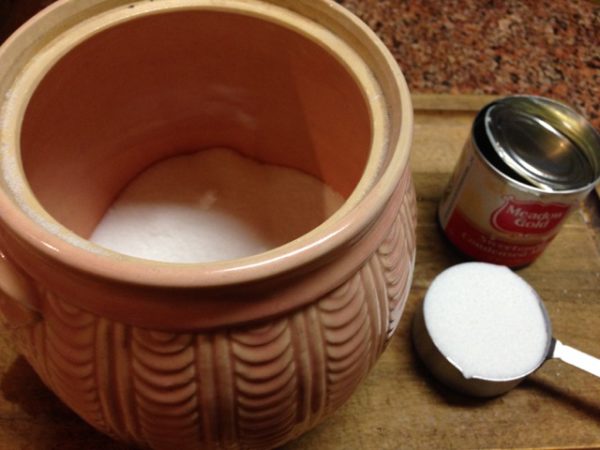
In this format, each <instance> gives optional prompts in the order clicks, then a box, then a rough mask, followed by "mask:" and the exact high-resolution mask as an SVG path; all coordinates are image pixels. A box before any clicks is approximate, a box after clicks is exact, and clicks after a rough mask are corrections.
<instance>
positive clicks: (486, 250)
mask: <svg viewBox="0 0 600 450" xmlns="http://www.w3.org/2000/svg"><path fill="white" fill-rule="evenodd" d="M444 231H445V232H446V236H448V239H450V241H451V242H452V243H453V244H454V245H455V246H456V247H457V248H458V249H459V250H461V251H462V252H463V253H465V254H467V255H469V256H471V257H472V258H474V259H476V260H479V261H485V262H490V263H494V264H501V265H505V266H510V267H518V266H524V265H526V264H529V263H531V262H533V261H534V260H535V259H536V258H537V257H538V256H539V255H540V254H541V253H542V252H543V251H544V249H545V248H546V246H547V245H548V244H549V243H550V241H551V240H552V239H553V237H554V236H552V237H550V238H549V239H545V240H542V241H540V242H536V243H533V244H532V243H518V242H517V243H515V242H508V241H506V240H503V239H499V238H497V237H495V236H493V235H491V234H490V233H487V232H485V231H482V230H480V229H479V228H478V227H476V226H475V225H474V224H472V223H471V222H470V221H469V220H468V219H467V218H466V217H465V215H464V214H462V213H461V212H460V211H459V210H458V209H455V210H454V211H453V212H452V216H451V217H450V220H449V221H448V224H447V225H446V228H445V230H444Z"/></svg>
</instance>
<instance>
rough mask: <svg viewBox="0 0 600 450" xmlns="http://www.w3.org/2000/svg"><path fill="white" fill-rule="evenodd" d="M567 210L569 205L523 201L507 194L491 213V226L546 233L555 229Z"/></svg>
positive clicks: (500, 229)
mask: <svg viewBox="0 0 600 450" xmlns="http://www.w3.org/2000/svg"><path fill="white" fill-rule="evenodd" d="M568 212H569V205H564V204H562V203H549V204H545V203H543V202H539V201H535V202H525V201H519V200H517V199H515V198H514V197H513V196H512V195H509V196H507V197H506V199H505V202H504V204H503V205H502V206H501V207H500V208H498V209H497V210H496V211H494V212H493V213H492V226H493V227H494V228H495V229H496V230H498V231H501V232H508V233H522V234H546V233H549V232H550V231H552V230H553V229H555V228H556V227H557V226H558V225H559V224H560V223H561V222H562V220H563V218H564V217H565V216H566V215H567V213H568Z"/></svg>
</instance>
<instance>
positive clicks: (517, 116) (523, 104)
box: [485, 96, 600, 191]
mask: <svg viewBox="0 0 600 450" xmlns="http://www.w3.org/2000/svg"><path fill="white" fill-rule="evenodd" d="M485 128H486V134H487V138H488V139H489V141H490V143H491V144H492V147H493V148H494V150H495V151H496V153H497V154H498V156H500V158H502V160H503V161H504V163H506V165H507V166H508V167H509V168H510V169H512V170H513V171H514V172H515V173H516V174H517V175H519V176H520V177H522V178H524V179H525V180H527V182H529V183H531V184H532V185H533V186H535V187H538V188H540V189H543V190H547V191H565V190H574V189H579V188H582V187H585V186H588V185H592V184H594V183H595V182H597V181H598V179H599V178H600V135H599V134H598V132H597V131H596V130H595V129H594V128H593V127H592V126H591V125H590V124H589V123H588V122H587V121H586V120H585V119H584V118H583V117H582V116H580V115H579V114H577V113H576V112H575V111H573V110H572V109H570V108H568V107H567V106H565V105H563V104H561V103H558V102H555V101H553V100H549V99H546V98H542V97H532V96H515V97H506V98H504V99H502V100H500V101H498V102H496V103H494V104H492V105H490V107H489V108H488V109H487V111H486V114H485Z"/></svg>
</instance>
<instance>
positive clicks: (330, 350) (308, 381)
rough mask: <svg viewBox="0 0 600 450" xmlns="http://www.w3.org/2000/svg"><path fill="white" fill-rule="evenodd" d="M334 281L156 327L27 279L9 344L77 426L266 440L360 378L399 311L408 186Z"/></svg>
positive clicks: (215, 444)
mask: <svg viewBox="0 0 600 450" xmlns="http://www.w3.org/2000/svg"><path fill="white" fill-rule="evenodd" d="M404 182H405V183H406V186H407V188H406V193H405V195H404V197H403V202H402V204H401V205H399V209H398V210H397V216H396V218H395V220H394V222H393V225H392V227H391V228H390V229H389V231H388V233H387V237H386V239H384V241H383V242H382V243H381V244H380V246H379V248H378V249H377V250H376V252H374V253H373V254H372V255H371V256H370V257H369V258H368V259H367V260H366V261H365V262H364V264H363V265H362V267H361V268H360V269H359V270H358V272H356V273H355V274H354V275H352V276H351V277H350V278H349V279H348V280H346V282H344V283H343V284H342V285H341V286H339V287H337V288H336V289H334V290H333V291H331V292H330V293H329V294H328V295H326V296H324V297H322V298H320V299H317V300H315V302H313V303H312V304H310V305H309V306H307V307H304V308H302V309H300V310H297V311H295V312H293V313H291V314H290V315H288V316H286V317H280V318H277V319H270V320H268V321H265V322H263V323H257V324H252V325H249V326H243V327H238V328H236V329H233V330H232V329H229V330H215V331H211V332H205V333H168V332H158V331H152V330H146V329H141V328H136V327H133V326H129V325H125V324H122V323H117V322H112V321H109V320H107V319H105V318H102V317H98V316H96V315H94V314H91V313H89V312H86V311H84V310H82V309H80V308H78V307H76V306H73V305H72V304H70V303H69V301H68V299H62V298H58V297H57V296H56V295H55V294H53V293H50V292H47V291H46V290H45V289H44V287H43V286H37V289H38V291H39V292H40V295H41V298H42V306H43V307H42V308H41V314H40V319H39V320H37V321H34V322H33V323H31V324H29V325H26V326H23V327H20V328H18V329H17V330H16V331H15V333H17V335H18V336H17V338H18V342H20V343H21V347H22V350H23V352H24V353H25V354H26V355H27V357H28V359H29V361H30V362H31V364H32V365H33V366H34V368H35V369H36V371H37V372H38V373H39V375H40V377H41V378H42V379H43V380H44V382H45V383H46V384H47V385H48V386H49V387H51V388H52V389H53V390H54V391H55V392H56V393H57V394H58V395H59V397H60V398H61V399H62V400H63V401H64V402H65V403H66V404H67V405H68V406H70V407H71V408H72V409H73V410H75V411H76V412H77V413H78V414H79V415H80V416H81V417H82V418H84V419H85V420H86V421H87V422H89V423H90V424H92V425H93V426H95V427H96V428H98V429H99V430H101V431H103V432H105V433H108V434H110V435H112V436H115V437H119V438H120V439H122V440H125V441H128V442H131V443H135V444H139V445H143V446H149V447H151V448H155V449H172V448H178V449H180V450H184V449H188V448H189V449H192V448H205V449H210V448H214V449H217V448H219V449H238V448H239V449H251V448H269V447H275V446H278V445H281V444H283V443H284V442H286V441H289V440H290V439H292V438H294V437H296V436H298V435H299V434H301V433H302V432H304V431H306V430H307V429H309V428H311V427H313V426H314V425H316V424H317V423H318V422H320V421H321V420H322V419H324V418H325V417H326V416H328V415H330V414H331V413H333V412H334V411H335V410H336V409H337V408H339V407H340V406H341V405H342V404H343V403H344V402H345V401H347V400H348V398H349V397H350V395H351V394H352V393H353V392H354V390H355V389H356V387H357V386H358V385H359V383H360V382H361V381H362V380H363V379H364V378H365V377H366V375H367V373H368V372H369V370H370V369H371V368H372V367H373V365H374V364H375V362H376V360H377V358H378V356H379V355H380V354H381V352H382V351H383V350H384V348H385V346H386V344H387V343H388V342H389V339H390V338H391V337H392V335H393V333H394V331H395V329H396V327H397V325H398V321H399V319H400V316H401V314H402V311H403V308H404V305H405V302H406V299H407V297H408V291H409V288H410V281H411V277H412V270H413V267H414V256H415V232H414V230H415V221H416V218H415V212H416V205H415V194H414V189H413V187H412V183H411V182H410V174H409V173H408V171H407V172H406V175H405V179H404Z"/></svg>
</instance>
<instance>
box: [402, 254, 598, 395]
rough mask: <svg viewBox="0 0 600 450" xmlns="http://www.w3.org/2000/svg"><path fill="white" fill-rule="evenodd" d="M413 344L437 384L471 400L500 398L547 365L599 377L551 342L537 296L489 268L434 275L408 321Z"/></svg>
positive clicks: (505, 271)
mask: <svg viewBox="0 0 600 450" xmlns="http://www.w3.org/2000/svg"><path fill="white" fill-rule="evenodd" d="M413 340H414V345H415V348H416V350H417V353H418V354H419V356H420V358H421V359H422V361H423V362H424V363H425V365H426V366H427V367H428V369H429V370H430V371H431V372H432V374H433V375H434V376H435V377H436V378H437V379H438V380H439V381H441V382H442V383H444V384H446V385H447V386H449V387H451V388H453V389H456V390H458V391H460V392H463V393H465V394H469V395H474V396H479V397H490V396H495V395H500V394H503V393H505V392H507V391H508V390H510V389H512V388H513V387H514V386H516V385H517V384H518V383H519V382H521V381H522V380H523V379H525V378H526V377H527V376H528V375H530V374H531V373H533V372H535V371H536V370H537V369H538V368H539V367H540V366H541V365H542V364H543V363H544V362H545V361H547V360H548V359H554V358H556V359H560V360H562V361H564V362H567V363H569V364H571V365H573V366H576V367H578V368H580V369H582V370H585V371H587V372H589V373H591V374H593V375H596V376H598V377H600V359H597V358H594V357H593V356H590V355H587V354H585V353H583V352H581V351H579V350H576V349H574V348H572V347H569V346H568V345H564V344H563V343H562V342H560V341H559V340H557V339H555V338H554V337H553V336H552V327H551V323H550V318H549V316H548V312H547V311H546V308H545V307H544V304H543V302H542V300H541V298H540V296H539V295H538V294H537V292H536V291H535V290H534V289H533V288H532V287H531V286H530V285H529V284H528V283H527V282H526V281H525V280H523V279H522V278H521V277H520V276H518V275H517V274H516V273H514V272H512V271H511V270H510V269H509V268H507V267H504V266H498V265H494V264H488V263H480V262H470V263H463V264H458V265H456V266H453V267H450V268H449V269H447V270H445V271H444V272H442V273H441V274H439V275H438V276H437V277H436V278H435V279H434V281H433V283H432V284H431V286H430V287H429V289H428V291H427V293H426V295H425V300H424V301H423V304H422V307H421V308H419V309H418V311H417V313H416V315H415V319H414V322H413Z"/></svg>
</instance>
